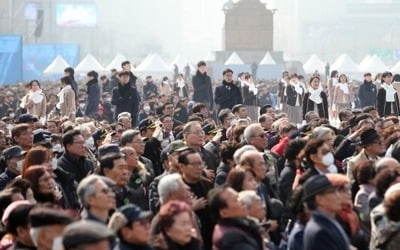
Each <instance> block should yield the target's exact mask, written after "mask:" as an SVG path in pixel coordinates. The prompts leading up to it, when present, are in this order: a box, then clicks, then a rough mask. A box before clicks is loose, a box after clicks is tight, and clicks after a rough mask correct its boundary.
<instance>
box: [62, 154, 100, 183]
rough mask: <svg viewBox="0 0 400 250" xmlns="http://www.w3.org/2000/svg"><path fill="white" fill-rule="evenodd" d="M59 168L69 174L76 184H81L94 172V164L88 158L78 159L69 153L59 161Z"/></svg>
mask: <svg viewBox="0 0 400 250" xmlns="http://www.w3.org/2000/svg"><path fill="white" fill-rule="evenodd" d="M57 166H58V167H59V168H61V169H62V170H64V171H66V172H68V173H69V174H70V175H71V176H72V177H73V179H74V180H75V181H76V182H78V183H79V182H80V181H81V180H82V179H83V178H85V177H86V176H87V175H88V174H89V173H90V172H93V170H94V167H93V162H92V161H91V160H89V159H87V158H86V157H81V158H79V159H76V158H74V157H72V156H71V155H70V154H68V153H67V152H64V154H63V155H62V156H61V157H60V158H59V159H58V161H57Z"/></svg>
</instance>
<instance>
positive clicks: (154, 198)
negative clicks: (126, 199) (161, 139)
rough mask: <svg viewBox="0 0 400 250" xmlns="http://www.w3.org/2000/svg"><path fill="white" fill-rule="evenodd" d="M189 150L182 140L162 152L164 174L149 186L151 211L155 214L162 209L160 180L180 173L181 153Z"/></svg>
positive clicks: (174, 142) (161, 159)
mask: <svg viewBox="0 0 400 250" xmlns="http://www.w3.org/2000/svg"><path fill="white" fill-rule="evenodd" d="M185 149H187V146H186V145H185V143H184V142H183V141H181V140H177V141H173V142H172V143H171V144H169V145H168V146H167V148H166V149H164V150H163V151H161V155H160V161H161V162H162V164H163V168H164V172H163V173H162V174H161V175H159V176H157V177H156V178H154V181H153V182H151V184H150V186H149V203H150V210H151V211H153V212H156V211H158V209H159V208H160V202H159V199H160V196H159V192H158V184H159V182H160V180H161V179H162V178H163V177H164V176H166V175H169V174H171V173H175V172H177V171H178V156H179V152H181V151H182V150H185Z"/></svg>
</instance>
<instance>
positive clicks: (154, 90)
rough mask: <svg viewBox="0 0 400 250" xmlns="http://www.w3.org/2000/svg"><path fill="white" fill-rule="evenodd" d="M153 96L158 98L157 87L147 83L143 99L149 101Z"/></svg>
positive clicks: (144, 86)
mask: <svg viewBox="0 0 400 250" xmlns="http://www.w3.org/2000/svg"><path fill="white" fill-rule="evenodd" d="M151 94H155V95H156V96H158V90H157V86H156V85H155V84H154V83H153V82H150V83H149V82H146V83H145V84H144V85H143V97H144V100H148V99H149V96H150V95H151Z"/></svg>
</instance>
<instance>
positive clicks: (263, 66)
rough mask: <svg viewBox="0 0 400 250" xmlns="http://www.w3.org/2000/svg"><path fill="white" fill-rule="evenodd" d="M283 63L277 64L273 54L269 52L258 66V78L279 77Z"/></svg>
mask: <svg viewBox="0 0 400 250" xmlns="http://www.w3.org/2000/svg"><path fill="white" fill-rule="evenodd" d="M282 68H283V67H282V65H278V64H276V62H275V60H274V58H273V57H272V55H271V54H270V53H269V52H267V53H265V56H264V58H263V59H262V60H261V61H260V63H259V65H258V67H257V79H264V80H269V79H279V76H280V74H281V72H282Z"/></svg>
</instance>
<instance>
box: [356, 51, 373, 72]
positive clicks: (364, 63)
mask: <svg viewBox="0 0 400 250" xmlns="http://www.w3.org/2000/svg"><path fill="white" fill-rule="evenodd" d="M371 57H372V56H371V55H370V54H368V55H366V56H365V57H364V59H362V61H361V62H360V65H359V68H360V69H362V68H364V67H365V65H366V64H367V63H368V61H369V59H371Z"/></svg>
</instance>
